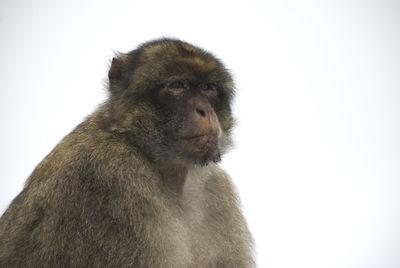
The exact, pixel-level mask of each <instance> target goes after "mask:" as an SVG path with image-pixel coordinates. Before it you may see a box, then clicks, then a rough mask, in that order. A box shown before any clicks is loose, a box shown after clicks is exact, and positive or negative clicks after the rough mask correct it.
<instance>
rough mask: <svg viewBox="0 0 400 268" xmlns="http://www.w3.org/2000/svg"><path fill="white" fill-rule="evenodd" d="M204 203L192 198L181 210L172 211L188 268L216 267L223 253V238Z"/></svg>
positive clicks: (174, 233)
mask: <svg viewBox="0 0 400 268" xmlns="http://www.w3.org/2000/svg"><path fill="white" fill-rule="evenodd" d="M203 202H204V201H202V200H199V199H195V198H192V199H190V200H186V203H185V204H184V205H183V206H182V207H181V208H180V209H179V210H177V209H175V208H174V209H172V215H173V218H174V220H173V222H175V224H176V225H175V232H173V233H171V234H170V235H176V237H178V238H179V241H181V244H180V245H177V246H178V247H179V248H180V249H179V251H181V254H182V253H183V254H182V255H181V256H186V258H187V261H188V267H214V266H215V263H216V262H217V260H218V259H219V256H220V254H221V251H222V245H223V237H222V236H221V233H220V232H219V231H218V229H217V228H216V226H218V224H217V223H216V222H215V219H212V218H210V217H209V216H208V215H207V211H206V210H205V209H204V207H203V206H204V204H203Z"/></svg>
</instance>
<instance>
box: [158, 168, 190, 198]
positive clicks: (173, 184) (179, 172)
mask: <svg viewBox="0 0 400 268" xmlns="http://www.w3.org/2000/svg"><path fill="white" fill-rule="evenodd" d="M159 172H160V175H161V180H162V186H163V187H164V190H165V191H166V192H168V193H170V194H172V195H176V196H178V197H179V196H180V195H181V194H182V191H183V186H184V185H185V182H186V177H187V173H188V170H187V168H183V167H172V168H171V167H167V166H161V167H159Z"/></svg>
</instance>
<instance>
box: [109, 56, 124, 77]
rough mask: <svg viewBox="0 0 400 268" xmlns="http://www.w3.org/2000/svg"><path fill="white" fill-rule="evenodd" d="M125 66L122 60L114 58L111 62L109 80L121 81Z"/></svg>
mask: <svg viewBox="0 0 400 268" xmlns="http://www.w3.org/2000/svg"><path fill="white" fill-rule="evenodd" d="M123 69H124V64H123V62H122V59H119V58H117V57H114V58H113V59H112V62H111V67H110V71H108V79H110V80H121V78H122V72H123Z"/></svg>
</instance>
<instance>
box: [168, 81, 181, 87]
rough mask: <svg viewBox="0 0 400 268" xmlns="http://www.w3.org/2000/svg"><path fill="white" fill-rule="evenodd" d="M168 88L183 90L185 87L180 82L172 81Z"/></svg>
mask: <svg viewBox="0 0 400 268" xmlns="http://www.w3.org/2000/svg"><path fill="white" fill-rule="evenodd" d="M168 87H169V88H174V89H175V88H184V87H185V85H184V84H183V82H181V81H174V82H171V83H169V84H168Z"/></svg>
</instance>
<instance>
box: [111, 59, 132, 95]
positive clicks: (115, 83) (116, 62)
mask: <svg viewBox="0 0 400 268" xmlns="http://www.w3.org/2000/svg"><path fill="white" fill-rule="evenodd" d="M127 62H128V55H126V54H119V55H117V56H116V57H114V58H113V59H112V61H111V66H110V70H109V71H108V79H109V87H110V92H111V93H112V94H116V93H118V92H121V91H122V90H123V88H122V83H121V81H122V79H123V77H124V73H125V72H126V67H127Z"/></svg>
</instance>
